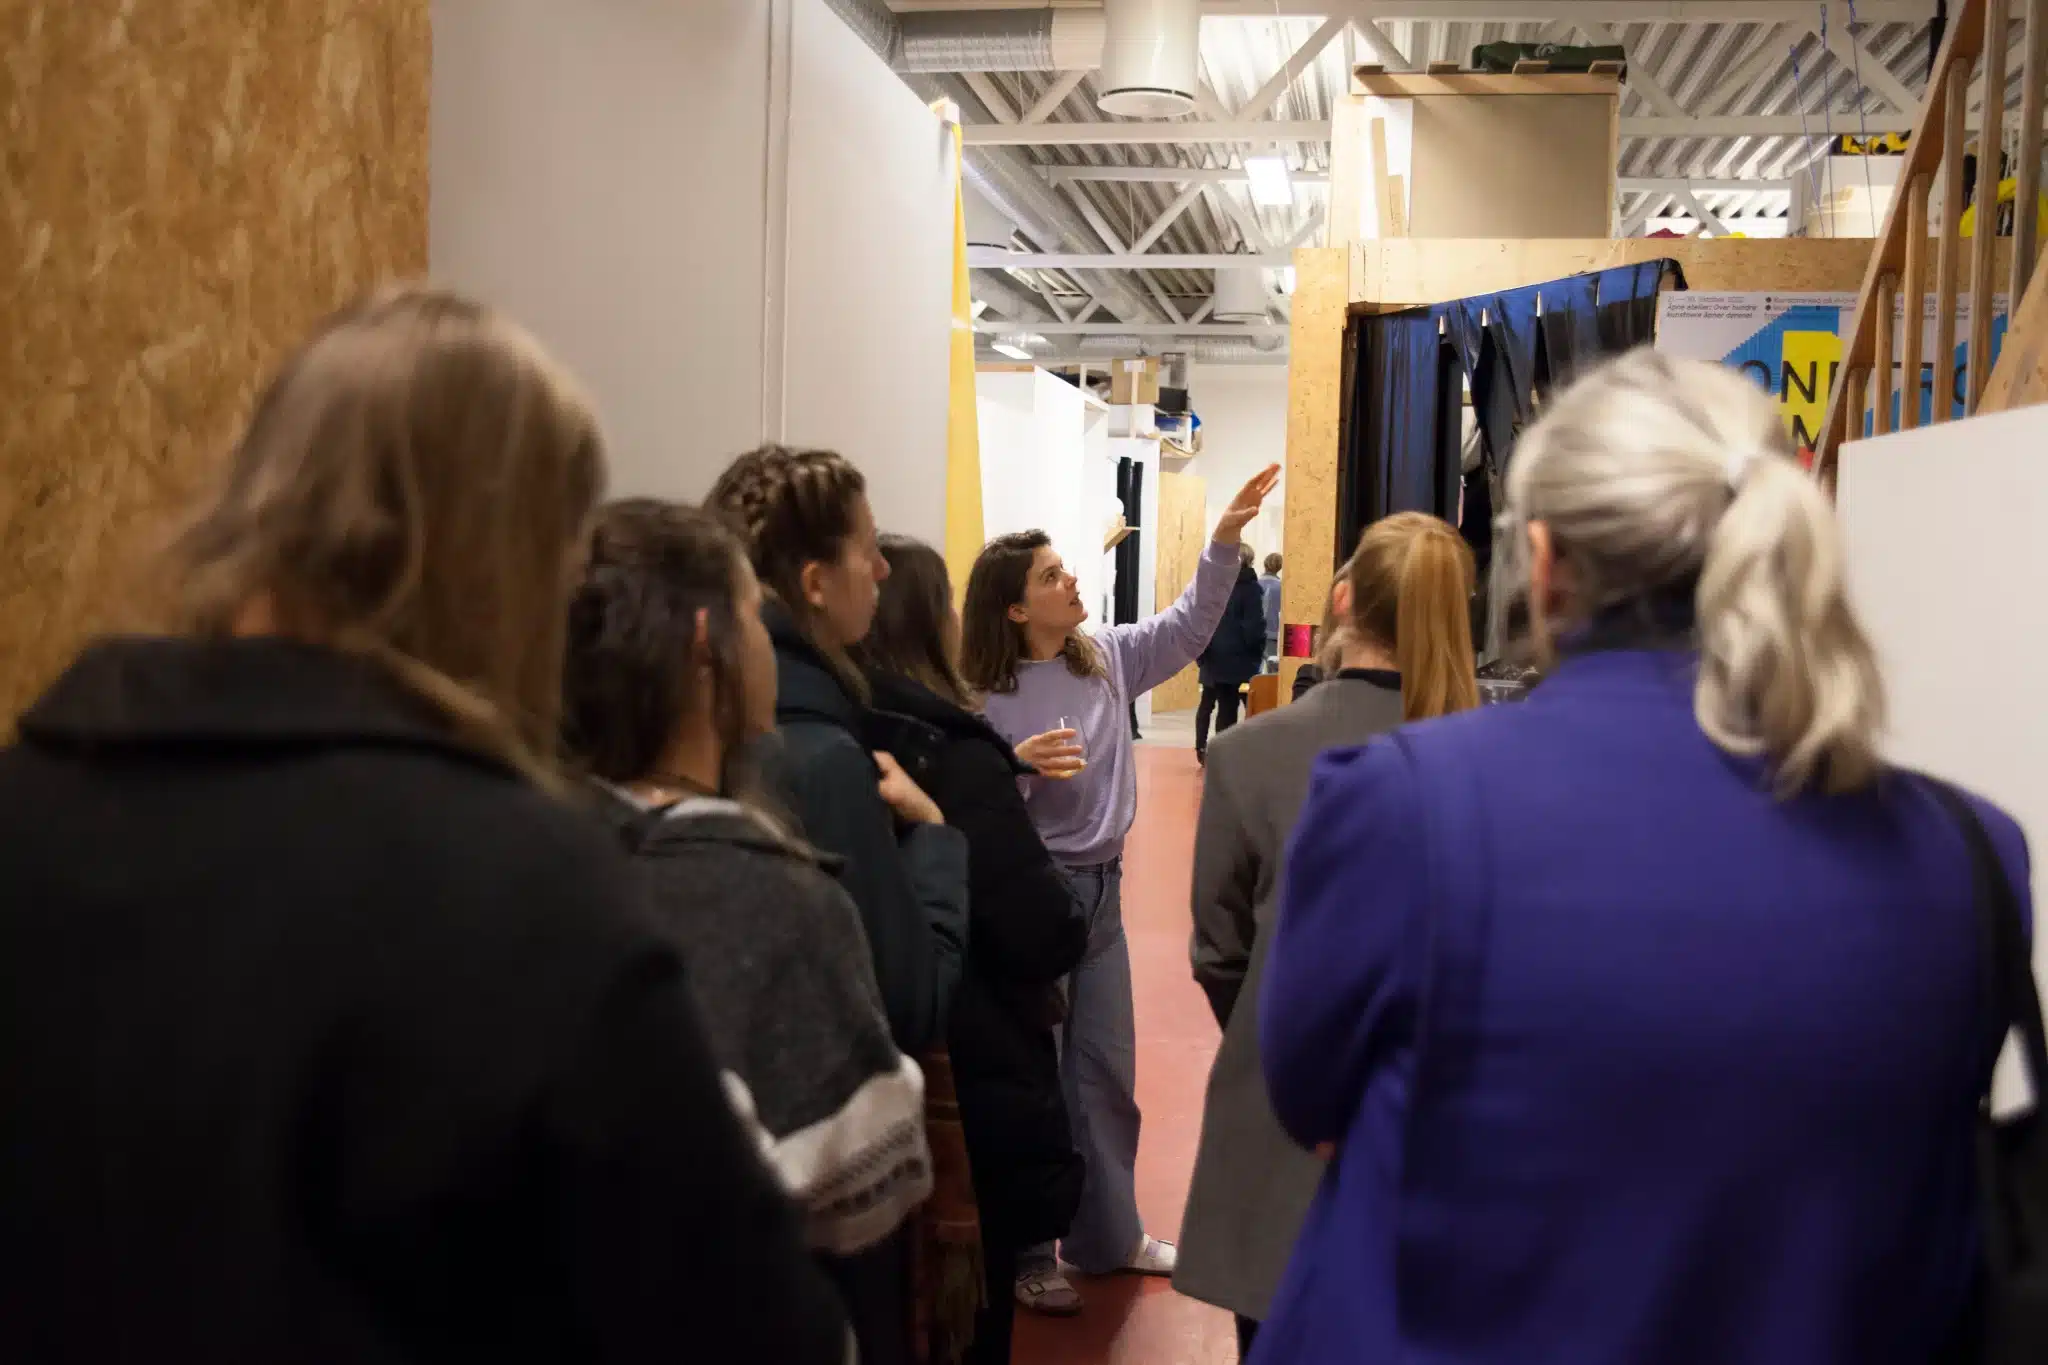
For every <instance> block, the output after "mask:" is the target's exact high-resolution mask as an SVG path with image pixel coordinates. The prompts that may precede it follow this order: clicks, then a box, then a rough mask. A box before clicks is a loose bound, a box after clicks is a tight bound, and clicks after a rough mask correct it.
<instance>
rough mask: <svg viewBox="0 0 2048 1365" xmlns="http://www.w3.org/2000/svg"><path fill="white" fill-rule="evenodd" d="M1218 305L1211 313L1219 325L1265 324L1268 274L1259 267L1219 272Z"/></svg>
mask: <svg viewBox="0 0 2048 1365" xmlns="http://www.w3.org/2000/svg"><path fill="white" fill-rule="evenodd" d="M1215 297H1216V306H1215V307H1214V308H1212V309H1211V310H1210V312H1211V313H1212V314H1214V316H1215V318H1216V320H1217V321H1218V322H1264V321H1265V320H1266V310H1267V306H1268V305H1267V300H1266V272H1265V271H1263V270H1260V269H1257V268H1252V269H1246V270H1219V271H1217V272H1216V296H1215Z"/></svg>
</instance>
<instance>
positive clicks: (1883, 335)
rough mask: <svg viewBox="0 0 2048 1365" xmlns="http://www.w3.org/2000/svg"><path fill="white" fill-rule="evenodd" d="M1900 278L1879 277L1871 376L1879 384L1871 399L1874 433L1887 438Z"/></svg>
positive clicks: (1890, 417) (1889, 426)
mask: <svg viewBox="0 0 2048 1365" xmlns="http://www.w3.org/2000/svg"><path fill="white" fill-rule="evenodd" d="M1898 290H1899V285H1898V278H1897V277H1896V276H1893V275H1880V276H1878V277H1877V356H1876V358H1875V359H1874V360H1872V361H1871V364H1870V373H1871V374H1872V376H1874V377H1875V379H1876V380H1877V385H1876V388H1877V392H1875V393H1874V394H1872V395H1871V412H1872V418H1871V431H1872V434H1874V435H1878V436H1884V435H1887V434H1889V433H1890V431H1891V429H1892V307H1893V305H1894V304H1896V303H1897V302H1898V297H1899V293H1898Z"/></svg>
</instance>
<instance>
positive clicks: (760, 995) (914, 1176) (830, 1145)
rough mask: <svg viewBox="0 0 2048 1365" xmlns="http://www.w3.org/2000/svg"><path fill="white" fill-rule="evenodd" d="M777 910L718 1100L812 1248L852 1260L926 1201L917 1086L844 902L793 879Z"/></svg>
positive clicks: (927, 1167) (928, 1171)
mask: <svg viewBox="0 0 2048 1365" xmlns="http://www.w3.org/2000/svg"><path fill="white" fill-rule="evenodd" d="M764 903H765V902H764ZM784 910H785V916H784V917H780V918H782V919H783V922H782V923H781V925H780V926H779V929H771V928H769V926H767V925H766V924H765V923H763V924H762V925H761V927H762V930H763V934H762V938H761V940H760V941H759V942H758V943H757V945H756V946H757V949H758V951H757V953H755V954H753V955H751V960H750V961H749V962H748V963H747V969H748V971H749V973H750V975H752V976H753V978H754V979H753V981H752V982H751V984H750V987H749V991H748V994H749V995H750V997H751V1002H752V1003H751V1006H750V1008H749V1010H748V1011H747V1013H748V1015H749V1023H748V1025H747V1027H746V1028H745V1029H744V1031H743V1032H742V1033H741V1034H739V1035H738V1036H736V1037H734V1038H733V1039H732V1042H733V1044H734V1049H733V1051H732V1052H731V1053H729V1054H728V1055H729V1056H730V1057H732V1058H733V1059H734V1060H735V1061H736V1062H737V1063H738V1064H737V1066H735V1067H732V1068H729V1069H728V1071H727V1074H726V1077H725V1082H726V1093H727V1097H728V1098H729V1099H730V1100H731V1102H732V1104H733V1108H734V1109H735V1111H736V1112H738V1114H739V1115H740V1118H741V1120H742V1121H743V1122H745V1123H747V1124H748V1125H749V1126H750V1127H751V1128H753V1130H754V1132H755V1138H756V1141H757V1142H758V1144H759V1145H760V1147H761V1152H762V1155H763V1157H764V1158H765V1159H766V1160H767V1162H768V1165H769V1166H770V1168H771V1169H773V1170H774V1172H775V1173H776V1175H777V1177H778V1178H779V1179H780V1180H781V1182H782V1185H783V1187H784V1188H785V1189H786V1190H788V1191H789V1194H790V1197H791V1198H792V1199H794V1200H795V1201H796V1203H797V1205H798V1206H799V1207H800V1208H801V1209H802V1210H803V1212H804V1215H805V1224H806V1231H807V1238H808V1240H809V1242H810V1245H811V1246H812V1247H814V1248H815V1249H817V1250H819V1251H824V1252H829V1253H831V1254H834V1255H842V1256H843V1255H850V1254H852V1253H854V1252H856V1251H860V1250H862V1249H864V1248H866V1247H870V1246H873V1245H874V1244H875V1243H877V1242H879V1241H881V1240H882V1239H883V1238H884V1237H887V1236H888V1235H889V1234H890V1233H891V1232H893V1231H895V1229H896V1228H897V1227H898V1226H900V1225H901V1224H902V1223H903V1221H904V1220H905V1219H906V1218H908V1217H909V1216H910V1214H911V1213H912V1212H913V1211H914V1210H915V1209H916V1208H917V1206H918V1205H919V1204H921V1203H922V1202H923V1201H924V1200H925V1199H926V1198H927V1197H928V1196H929V1195H930V1193H931V1188H932V1163H931V1153H930V1150H929V1148H928V1147H927V1145H926V1141H925V1129H924V1077H923V1074H922V1073H921V1072H920V1071H919V1070H918V1067H917V1064H916V1063H915V1062H913V1061H912V1060H911V1059H910V1058H908V1057H905V1056H903V1055H902V1054H901V1053H900V1052H898V1051H897V1050H896V1045H895V1043H894V1042H892V1041H891V1040H890V1036H889V1025H888V1022H887V1020H886V1019H884V1017H883V1015H882V1008H881V992H880V989H879V988H878V987H877V986H876V984H875V980H874V968H873V966H872V965H871V964H870V962H869V960H868V953H867V945H866V939H865V936H864V935H863V934H862V932H861V929H860V921H859V914H858V912H857V911H856V910H855V909H854V908H853V902H852V901H851V899H849V898H848V896H847V895H846V893H845V891H843V890H842V889H840V887H839V886H838V884H837V883H835V882H833V881H832V880H831V879H830V878H829V877H827V876H826V875H825V874H824V873H822V872H819V871H816V870H815V869H810V868H803V869H796V870H794V876H793V884H792V885H791V886H790V887H789V888H788V895H787V897H786V899H785V900H784ZM765 918H766V917H764V919H765Z"/></svg>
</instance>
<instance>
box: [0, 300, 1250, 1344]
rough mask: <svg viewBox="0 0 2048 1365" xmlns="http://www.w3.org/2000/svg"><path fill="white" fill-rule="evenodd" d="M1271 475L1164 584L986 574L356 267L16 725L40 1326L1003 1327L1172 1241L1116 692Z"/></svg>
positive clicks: (8, 888) (17, 934)
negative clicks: (1139, 1082)
mask: <svg viewBox="0 0 2048 1365" xmlns="http://www.w3.org/2000/svg"><path fill="white" fill-rule="evenodd" d="M1276 478H1277V470H1268V471H1265V472H1264V473H1262V474H1260V475H1259V476H1258V477H1256V478H1254V479H1253V480H1252V481H1251V482H1250V483H1248V484H1247V485H1246V487H1245V488H1244V490H1243V491H1242V492H1241V493H1240V494H1239V495H1238V497H1237V498H1236V499H1235V500H1234V501H1233V502H1232V504H1231V505H1230V506H1229V508H1228V509H1227V510H1226V511H1225V512H1224V513H1223V515H1222V517H1221V518H1220V520H1219V522H1218V524H1217V528H1216V532H1215V542H1214V543H1213V544H1212V545H1211V546H1210V548H1209V550H1208V551H1207V553H1206V554H1205V555H1204V557H1203V560H1202V564H1201V566H1200V568H1199V570H1198V572H1197V574H1196V576H1195V581H1194V582H1193V583H1192V584H1191V585H1190V587H1189V589H1188V591H1187V593H1186V594H1185V595H1184V596H1183V597H1182V599H1181V600H1180V601H1179V602H1177V603H1176V604H1175V605H1173V606H1172V607H1170V608H1168V609H1167V610H1166V611H1164V612H1162V613H1160V614H1159V615H1157V616H1155V617H1153V618H1151V619H1150V620H1147V621H1142V622H1139V623H1136V624H1133V625H1125V626H1116V627H1111V628H1108V629H1105V630H1102V631H1098V632H1094V633H1089V632H1086V631H1084V630H1083V629H1082V627H1083V623H1084V622H1085V620H1086V615H1087V613H1086V610H1085V608H1084V607H1083V605H1082V603H1081V600H1080V598H1079V595H1078V593H1077V591H1076V584H1075V580H1074V577H1073V576H1072V575H1071V574H1070V573H1068V572H1067V571H1066V569H1065V567H1064V565H1063V564H1062V563H1061V562H1060V560H1059V557H1058V555H1057V554H1056V553H1055V551H1054V550H1053V548H1052V546H1051V545H1050V543H1049V542H1048V541H1047V540H1046V538H1045V537H1044V536H1042V535H1021V536H1006V537H1003V538H1001V539H999V540H997V541H995V542H993V543H991V544H990V545H989V546H988V547H987V548H986V549H985V550H984V551H983V553H982V554H981V556H980V559H979V560H978V561H977V563H976V564H975V566H974V569H973V572H972V574H971V576H970V579H969V582H968V583H967V584H966V590H965V613H964V616H963V615H962V614H961V613H957V612H956V611H955V609H954V593H953V588H952V584H951V582H950V580H949V577H948V574H947V569H946V565H945V562H944V560H943V558H942V557H941V556H940V555H939V554H938V553H937V552H936V551H934V550H933V549H931V548H930V547H929V546H926V545H924V544H922V543H920V542H917V541H915V540H911V539H907V538H903V537H898V536H892V535H887V534H882V533H880V532H879V530H878V528H877V526H876V523H875V518H874V514H873V509H872V507H871V506H870V505H869V502H868V499H867V494H866V485H865V480H864V479H863V477H862V475H861V473H860V471H859V470H858V469H857V468H856V467H855V466H854V465H853V464H852V463H851V462H849V461H848V460H846V459H844V458H843V457H841V456H839V455H837V454H833V453H831V452H827V451H819V450H792V449H787V448H784V447H779V446H769V447H764V448H762V449H759V450H755V451H752V452H749V453H747V454H745V455H742V456H740V457H739V458H738V459H737V460H735V461H733V462H732V463H731V465H730V466H729V467H728V468H727V469H726V470H725V471H724V472H723V474H721V475H720V476H719V478H718V479H717V480H716V482H715V483H714V484H713V486H712V487H711V489H710V491H709V494H708V496H707V498H706V499H705V501H704V504H703V505H702V506H701V507H691V506H684V505H680V504H675V503H667V502H661V501H655V500H648V499H630V500H625V501H617V502H611V503H606V502H605V501H604V500H603V490H604V486H605V457H604V448H603V440H602V437H601V433H600V430H599V426H598V423H597V420H596V418H595V415H594V413H593V411H592V409H591V407H590V405H589V403H588V402H587V401H586V400H585V399H584V398H583V397H582V395H581V394H580V392H579V390H578V388H577V386H576V384H575V383H574V381H573V380H572V379H571V378H570V377H569V376H567V375H566V374H564V373H563V372H562V371H561V370H560V369H559V368H558V367H557V366H556V365H555V364H554V362H553V361H552V360H551V359H550V358H549V357H548V356H547V355H546V354H545V353H544V352H543V351H542V349H541V348H540V347H539V346H538V345H537V344H536V343H535V342H534V341H533V340H532V339H531V338H530V337H528V336H526V335H525V334H524V333H523V332H521V331H520V330H519V329H518V328H516V327H515V326H514V325H512V324H511V323H509V322H508V321H506V320H505V319H503V318H501V317H499V316H497V315H495V314H493V313H492V312H491V311H489V310H488V309H486V308H484V307H481V306H479V305H477V304H475V303H473V302H471V301H469V300H466V299H464V298H461V297H459V296H456V295H452V294H449V293H446V292H442V291H436V290H432V289H426V288H418V287H409V288H402V289H397V290H392V291H388V292H386V293H382V294H379V295H377V296H375V297H373V298H371V299H368V300H366V301H364V302H362V303H360V304H357V305H355V306H352V307H350V308H348V309H345V310H343V311H342V312H340V313H338V314H336V315H335V316H334V317H332V318H330V319H328V320H327V321H326V322H324V323H323V324H322V325H321V326H320V327H319V328H317V329H316V330H315V332H314V333H313V334H312V336H311V337H309V338H308V339H307V340H306V341H305V342H304V343H303V344H302V345H301V346H300V347H299V348H298V349H297V350H296V351H295V352H294V353H293V354H292V355H291V356H290V357H288V358H287V359H286V361H285V362H284V364H283V366H282V367H281V369H280V370H279V372H278V374H277V375H276V376H275V378H274V379H273V381H272V382H271V383H270V385H269V386H268V388H267V389H266V390H265V391H264V393H263V394H262V395H261V397H260V398H259V401H258V403H257V405H256V409H255V412H254V414H253V416H252V418H251V420H250V422H249V425H248V428H247V430H246V431H245V432H244V434H243V436H242V438H241V440H240V441H239V443H238V444H237V446H236V448H235V450H234V452H233V454H232V456H231V458H230V460H229V462H228V467H227V470H226V475H225V479H224V482H223V486H222V489H221V491H220V493H219V494H218V495H217V496H216V497H215V498H214V499H213V500H212V501H211V502H210V503H209V504H208V505H207V506H206V507H205V508H203V509H202V511H201V513H200V515H198V516H197V517H195V518H194V519H193V520H192V522H191V523H190V525H189V526H187V527H186V528H185V530H184V532H183V533H182V535H181V536H180V537H179V539H178V540H177V542H176V544H175V546H174V547H172V549H171V551H170V555H169V561H168V565H167V568H166V570H165V573H166V576H167V578H169V579H170V580H171V581H173V582H174V583H175V584H176V586H177V596H178V600H179V604H180V607H181V608H182V610H181V619H180V621H179V622H178V623H177V626H176V628H175V629H173V630H170V631H168V632H166V633H163V634H159V635H152V636H126V637H112V638H107V639H103V640H100V641H97V642H95V643H93V644H91V645H90V646H89V647H88V648H87V649H86V650H85V651H84V653H83V654H82V655H81V656H80V657H79V658H78V660H77V661H76V662H75V663H74V664H73V665H72V667H71V668H70V669H69V670H67V671H66V673H65V674H64V675H63V676H62V677H60V678H59V679H58V680H57V682H56V683H55V684H54V685H53V686H52V687H51V688H50V690H49V691H48V692H47V693H46V694H45V695H44V696H43V697H42V698H41V699H40V700H38V701H37V702H36V703H35V704H34V705H33V706H32V707H31V708H30V709H29V710H28V711H27V712H26V713H25V714H24V715H23V716H22V718H21V720H20V727H19V728H20V742H19V743H18V744H17V745H16V746H15V747H13V748H12V749H10V750H8V751H7V752H6V753H5V754H4V755H0V811H4V812H5V814H6V816H7V818H8V821H9V827H10V828H11V829H12V830H14V831H15V835H14V836H13V837H10V838H9V839H8V840H6V841H5V842H4V846H0V975H4V979H0V1077H4V1085H5V1094H6V1103H5V1104H4V1105H0V1152H4V1153H5V1159H4V1161H0V1209H4V1217H0V1265H4V1266H5V1268H6V1272H7V1273H6V1274H5V1275H4V1276H0V1356H5V1357H6V1358H9V1359H45V1358H71V1359H93V1360H109V1359H136V1358H144V1357H147V1358H153V1359H194V1360H199V1359H209V1360H264V1361H285V1360H310V1359H352V1360H390V1361H399V1360H405V1361H419V1360H432V1359H455V1358H462V1359H471V1358H478V1359H481V1358H490V1359H497V1360H506V1361H518V1360H570V1359H575V1360H593V1361H594V1360H639V1359H646V1360H657V1359H660V1360H672V1359H678V1358H692V1357H699V1356H701V1357H702V1358H706V1359H720V1360H732V1361H761V1362H771V1361H772V1362H776V1363H777V1365H804V1362H812V1361H816V1362H834V1365H837V1362H840V1361H843V1360H847V1359H850V1358H853V1356H854V1354H856V1353H857V1355H858V1358H859V1359H861V1360H864V1361H869V1362H881V1363H883V1365H888V1363H889V1362H897V1361H901V1362H906V1365H907V1363H908V1362H911V1361H963V1360H971V1361H1003V1360H1007V1358H1008V1353H1009V1342H1010V1315H1011V1312H1012V1310H1013V1308H1014V1306H1015V1304H1016V1303H1017V1302H1018V1300H1019V1299H1020V1297H1021V1298H1022V1299H1023V1300H1024V1301H1025V1302H1027V1303H1031V1304H1034V1305H1036V1306H1043V1307H1046V1308H1048V1310H1050V1311H1057V1310H1059V1309H1060V1308H1062V1307H1063V1306H1064V1307H1071V1306H1076V1305H1077V1302H1078V1297H1077V1296H1076V1295H1075V1294H1074V1291H1073V1287H1072V1286H1071V1284H1069V1283H1068V1282H1067V1281H1066V1280H1065V1279H1064V1276H1063V1272H1062V1269H1061V1266H1062V1259H1061V1258H1063V1261H1064V1264H1068V1265H1073V1266H1078V1267H1079V1268H1081V1269H1082V1270H1085V1271H1088V1272H1091V1273H1113V1272H1119V1271H1132V1272H1137V1273H1150V1274H1168V1273H1171V1272H1172V1271H1173V1269H1174V1266H1175V1256H1174V1249H1173V1247H1171V1246H1170V1245H1168V1244H1166V1243H1164V1242H1161V1241H1159V1240H1157V1239H1155V1238H1152V1237H1150V1236H1148V1235H1147V1234H1146V1233H1145V1231H1144V1228H1143V1225H1142V1223H1141V1222H1140V1220H1139V1217H1138V1213H1137V1207H1136V1200H1135V1195H1134V1190H1133V1183H1132V1172H1133V1166H1134V1162H1135V1156H1136V1149H1137V1142H1138V1131H1139V1113H1138V1108H1137V1104H1136V1100H1135V1098H1134V1081H1135V1042H1134V1037H1133V1019H1132V1004H1131V993H1130V992H1131V974H1130V961H1129V951H1128V946H1127V944H1126V942H1125V939H1124V934H1123V925H1122V919H1121V902H1120V894H1119V892H1120V877H1121V868H1120V859H1121V855H1122V850H1123V841H1124V838H1125V836H1126V834H1127V833H1128V831H1129V829H1130V827H1131V823H1132V820H1133V817H1134V814H1135V810H1136V802H1137V782H1136V773H1135V764H1134V759H1133V754H1132V747H1131V745H1132V740H1131V735H1130V732H1129V729H1128V725H1127V716H1128V711H1129V706H1130V703H1131V702H1132V700H1133V699H1134V698H1135V697H1136V696H1137V695H1138V694H1140V693H1141V692H1143V691H1144V690H1145V689H1147V688H1149V687H1152V686H1154V685H1156V684H1157V683H1159V682H1161V681H1163V680H1164V679H1166V678H1167V677H1170V676H1171V675H1173V674H1174V673H1177V672H1178V671H1180V670H1181V669H1182V668H1184V667H1186V666H1187V665H1188V664H1189V663H1190V662H1191V661H1192V660H1193V659H1194V658H1195V656H1196V654H1197V653H1199V652H1200V650H1201V649H1202V647H1203V645H1204V644H1205V643H1206V642H1207V641H1208V640H1209V638H1210V637H1211V636H1212V635H1213V634H1214V632H1215V629H1216V625H1217V622H1218V620H1219V619H1220V617H1221V616H1222V614H1223V612H1224V611H1225V609H1226V607H1227V605H1228V603H1229V600H1230V596H1231V588H1232V585H1233V583H1234V581H1235V579H1236V576H1237V572H1238V565H1239V552H1238V548H1237V541H1238V536H1239V533H1240V532H1241V530H1242V528H1243V527H1244V525H1245V524H1246V523H1247V522H1248V521H1250V520H1251V518H1252V517H1254V516H1255V515H1256V514H1257V512H1258V510H1259V506H1260V504H1261V502H1262V501H1263V499H1264V498H1265V496H1266V494H1267V493H1268V492H1269V491H1270V490H1271V488H1272V487H1273V485H1274V482H1275V480H1276ZM1055 1251H1057V1252H1058V1253H1059V1256H1058V1257H1056V1256H1055ZM1063 1298H1064V1299H1066V1300H1070V1301H1071V1302H1068V1303H1063V1302H1062V1301H1061V1300H1062V1299H1063Z"/></svg>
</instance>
